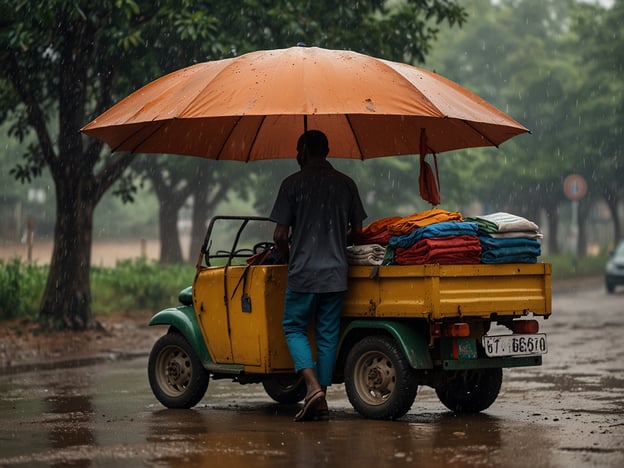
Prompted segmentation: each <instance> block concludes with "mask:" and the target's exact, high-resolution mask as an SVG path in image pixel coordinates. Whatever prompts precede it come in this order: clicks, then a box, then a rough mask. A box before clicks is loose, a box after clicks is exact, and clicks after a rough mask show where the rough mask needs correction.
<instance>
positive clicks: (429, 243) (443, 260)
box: [394, 236, 481, 265]
mask: <svg viewBox="0 0 624 468" xmlns="http://www.w3.org/2000/svg"><path fill="white" fill-rule="evenodd" d="M394 262H395V263H397V264H398V265H424V264H428V263H437V264H439V265H456V264H474V263H480V262H481V243H480V242H479V238H478V237H476V236H446V237H433V238H424V239H422V240H420V241H418V242H416V243H415V244H414V245H412V246H411V247H410V248H407V249H405V248H402V247H397V249H396V250H395V251H394Z"/></svg>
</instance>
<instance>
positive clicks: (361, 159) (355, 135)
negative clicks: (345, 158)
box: [345, 114, 364, 161]
mask: <svg viewBox="0 0 624 468" xmlns="http://www.w3.org/2000/svg"><path fill="white" fill-rule="evenodd" d="M345 119H347V123H348V124H349V128H350V129H351V135H353V139H354V140H355V144H356V145H357V149H358V152H359V153H360V161H364V152H363V151H362V146H361V145H360V142H359V141H358V137H357V133H355V129H354V128H353V125H352V124H351V117H350V116H349V114H346V115H345Z"/></svg>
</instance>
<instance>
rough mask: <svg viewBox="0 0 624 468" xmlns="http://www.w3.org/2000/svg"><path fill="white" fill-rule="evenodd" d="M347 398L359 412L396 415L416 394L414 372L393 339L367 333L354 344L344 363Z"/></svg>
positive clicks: (375, 416)
mask: <svg viewBox="0 0 624 468" xmlns="http://www.w3.org/2000/svg"><path fill="white" fill-rule="evenodd" d="M345 388H346V391H347V396H348V398H349V401H350V402H351V404H352V405H353V407H354V408H355V410H356V411H357V412H358V413H360V414H361V415H362V416H365V417H367V418H372V419H397V418H400V417H401V416H403V415H404V414H405V413H407V412H408V411H409V409H410V408H411V407H412V404H413V403H414V399H415V398H416V391H417V390H418V385H417V384H416V375H415V373H414V371H413V369H412V368H411V367H410V365H409V362H408V361H407V359H406V358H405V355H404V354H403V351H402V350H401V349H400V348H399V347H398V346H397V344H396V342H395V341H394V340H392V339H391V338H389V337H386V336H370V337H367V338H364V339H363V340H361V341H359V342H358V343H356V344H355V346H353V348H352V349H351V351H350V352H349V355H348V356H347V360H346V364H345Z"/></svg>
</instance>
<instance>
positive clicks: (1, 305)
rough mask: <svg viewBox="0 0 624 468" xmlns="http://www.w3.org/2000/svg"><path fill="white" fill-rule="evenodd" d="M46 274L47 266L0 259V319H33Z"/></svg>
mask: <svg viewBox="0 0 624 468" xmlns="http://www.w3.org/2000/svg"><path fill="white" fill-rule="evenodd" d="M46 276H47V268H45V267H39V266H36V265H28V264H24V263H22V262H21V261H20V260H19V259H17V258H16V259H13V260H10V261H7V262H5V261H3V260H0V320H7V319H12V318H18V317H19V318H27V319H34V318H35V317H36V314H37V306H38V303H39V299H40V298H41V294H42V293H43V288H44V286H45V280H46Z"/></svg>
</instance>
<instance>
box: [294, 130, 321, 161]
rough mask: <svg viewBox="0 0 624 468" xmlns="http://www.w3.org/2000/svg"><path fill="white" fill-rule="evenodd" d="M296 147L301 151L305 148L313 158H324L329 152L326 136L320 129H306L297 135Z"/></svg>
mask: <svg viewBox="0 0 624 468" xmlns="http://www.w3.org/2000/svg"><path fill="white" fill-rule="evenodd" d="M297 149H298V150H301V151H303V150H304V149H305V150H306V153H307V154H308V155H309V156H311V157H313V158H315V157H316V158H324V157H325V156H327V153H329V142H328V141H327V136H326V135H325V134H324V133H323V132H321V131H320V130H308V131H307V132H305V133H303V134H302V135H301V136H300V137H299V140H298V141H297Z"/></svg>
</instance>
